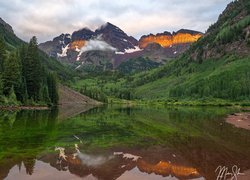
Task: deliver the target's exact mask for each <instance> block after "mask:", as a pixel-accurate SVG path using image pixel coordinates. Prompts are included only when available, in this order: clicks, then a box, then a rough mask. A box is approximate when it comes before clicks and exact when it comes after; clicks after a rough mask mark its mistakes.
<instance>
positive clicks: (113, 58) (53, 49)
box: [39, 22, 202, 68]
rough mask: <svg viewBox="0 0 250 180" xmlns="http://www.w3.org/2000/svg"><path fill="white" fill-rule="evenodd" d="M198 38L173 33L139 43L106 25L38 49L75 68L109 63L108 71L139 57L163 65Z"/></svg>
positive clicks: (189, 32)
mask: <svg viewBox="0 0 250 180" xmlns="http://www.w3.org/2000/svg"><path fill="white" fill-rule="evenodd" d="M201 36H202V33H200V32H197V31H192V30H185V29H182V30H179V31H177V32H176V33H175V32H174V33H170V32H167V31H166V32H164V33H159V34H156V35H153V34H149V35H144V36H142V37H141V38H140V40H139V41H138V40H136V39H135V38H134V37H132V36H129V35H127V34H126V33H125V32H124V31H123V30H121V29H120V28H119V27H117V26H115V25H113V24H111V23H109V22H107V23H106V24H104V25H102V26H100V27H99V28H98V29H96V30H95V31H92V30H90V29H88V28H83V29H80V30H78V31H75V32H73V33H72V34H61V35H60V36H58V37H55V38H54V39H53V40H52V41H47V42H45V43H42V44H40V45H39V47H40V49H41V50H43V51H44V52H46V53H47V54H48V55H49V56H52V57H55V58H57V59H58V60H60V61H65V62H68V63H73V64H74V65H75V67H76V68H80V67H81V66H83V65H91V64H92V65H93V64H94V65H102V64H103V61H105V63H107V62H108V67H117V66H118V65H119V64H120V63H121V62H123V61H126V60H128V59H130V58H136V57H139V56H146V57H149V58H150V59H151V60H152V61H156V62H159V63H164V60H166V59H169V58H174V57H176V56H178V55H179V54H181V53H183V52H184V51H185V50H186V49H188V47H189V46H190V44H191V43H193V42H195V41H197V40H198V39H199V38H200V37H201Z"/></svg>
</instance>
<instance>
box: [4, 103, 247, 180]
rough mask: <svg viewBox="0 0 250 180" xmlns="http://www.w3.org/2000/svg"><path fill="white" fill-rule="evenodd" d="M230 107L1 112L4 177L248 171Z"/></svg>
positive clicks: (209, 175) (243, 139)
mask: <svg viewBox="0 0 250 180" xmlns="http://www.w3.org/2000/svg"><path fill="white" fill-rule="evenodd" d="M232 112H235V110H231V109H225V108H174V109H166V108H158V109H153V108H142V107H135V108H126V107H125V108H124V107H104V108H95V109H92V110H89V111H87V112H85V113H81V114H79V115H76V116H74V117H71V118H68V119H64V120H63V121H62V120H60V119H58V117H61V116H58V111H57V110H53V111H19V112H0V179H5V178H6V179H82V178H86V179H120V180H121V179H164V178H168V179H196V178H204V179H216V174H215V172H214V171H215V169H216V168H217V166H219V165H222V166H227V167H232V166H233V165H237V166H238V167H240V168H241V172H242V171H246V170H248V169H250V158H249V157H250V146H249V144H250V133H249V131H247V130H242V129H238V128H235V127H233V126H232V125H230V124H227V123H225V121H224V117H225V115H227V114H229V113H232ZM74 113H75V112H74ZM67 116H68V117H69V116H70V114H69V113H67Z"/></svg>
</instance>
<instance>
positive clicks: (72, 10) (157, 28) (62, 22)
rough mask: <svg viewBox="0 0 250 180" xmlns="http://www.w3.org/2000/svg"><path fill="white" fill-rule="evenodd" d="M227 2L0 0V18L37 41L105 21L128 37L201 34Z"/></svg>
mask: <svg viewBox="0 0 250 180" xmlns="http://www.w3.org/2000/svg"><path fill="white" fill-rule="evenodd" d="M230 1H231V0H209V1H201V0H175V1H173V0H144V1H141V0H119V1H110V0H88V1H87V0H42V1H41V0H8V1H4V0H0V17H2V18H3V19H4V20H6V21H7V22H8V23H9V24H10V25H12V26H13V29H14V31H15V32H16V34H17V35H18V36H20V37H21V38H23V39H25V40H28V39H29V38H30V37H31V36H33V35H36V36H37V37H38V40H39V41H40V42H42V41H45V40H49V39H52V38H53V37H55V36H57V35H59V34H61V33H66V32H69V33H72V32H73V31H75V30H77V29H80V28H83V27H86V26H87V27H89V28H91V29H95V28H96V27H98V26H100V25H101V24H102V23H104V22H106V21H109V22H111V23H113V24H115V25H117V26H119V27H120V28H121V29H123V30H124V31H126V32H127V33H128V34H129V35H133V36H136V37H137V38H139V37H140V36H141V35H143V34H148V33H151V32H152V33H157V32H162V31H166V30H168V31H173V30H178V29H180V28H191V29H195V30H200V31H205V30H206V29H207V28H208V26H209V25H210V24H212V23H213V22H215V21H216V19H217V17H218V15H219V14H220V13H221V12H222V10H223V9H225V7H226V4H228V3H229V2H230Z"/></svg>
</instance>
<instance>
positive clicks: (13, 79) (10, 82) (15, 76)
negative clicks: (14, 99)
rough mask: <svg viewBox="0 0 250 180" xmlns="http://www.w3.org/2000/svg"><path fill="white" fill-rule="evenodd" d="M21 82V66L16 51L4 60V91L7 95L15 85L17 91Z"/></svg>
mask: <svg viewBox="0 0 250 180" xmlns="http://www.w3.org/2000/svg"><path fill="white" fill-rule="evenodd" d="M20 84H21V67H20V61H19V59H18V58H17V56H16V53H11V54H10V55H9V57H8V58H7V59H6V60H5V62H4V71H3V93H4V94H5V95H6V96H7V95H9V93H10V90H11V88H12V87H13V88H14V90H15V92H17V91H18V89H19V86H20Z"/></svg>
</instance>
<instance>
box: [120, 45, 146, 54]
mask: <svg viewBox="0 0 250 180" xmlns="http://www.w3.org/2000/svg"><path fill="white" fill-rule="evenodd" d="M142 50H143V49H140V48H139V46H135V47H134V48H130V49H125V52H115V54H130V53H134V52H138V51H142Z"/></svg>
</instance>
